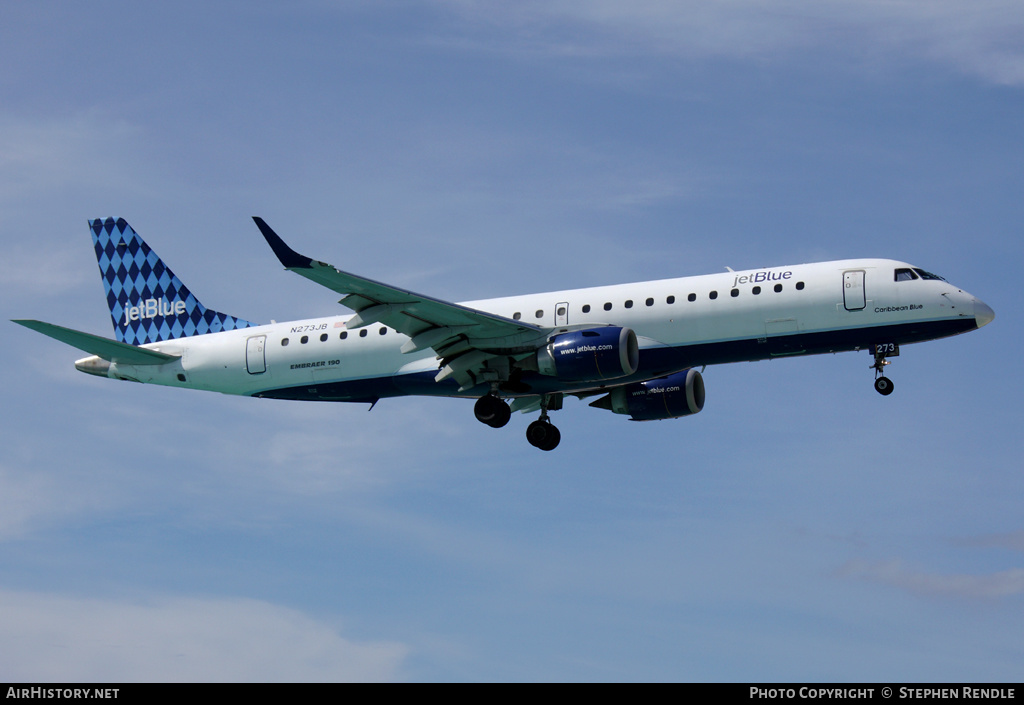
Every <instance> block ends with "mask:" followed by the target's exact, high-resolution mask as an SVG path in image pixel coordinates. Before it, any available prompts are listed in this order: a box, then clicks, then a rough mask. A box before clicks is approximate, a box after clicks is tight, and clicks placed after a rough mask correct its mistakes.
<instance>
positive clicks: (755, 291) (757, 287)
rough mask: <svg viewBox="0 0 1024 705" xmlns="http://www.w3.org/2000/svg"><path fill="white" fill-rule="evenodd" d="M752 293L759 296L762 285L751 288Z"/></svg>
mask: <svg viewBox="0 0 1024 705" xmlns="http://www.w3.org/2000/svg"><path fill="white" fill-rule="evenodd" d="M750 293H751V294H753V295H754V296H757V295H758V294H760V293H761V287H759V286H755V287H754V288H753V289H751V290H750Z"/></svg>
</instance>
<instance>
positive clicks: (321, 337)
mask: <svg viewBox="0 0 1024 705" xmlns="http://www.w3.org/2000/svg"><path fill="white" fill-rule="evenodd" d="M320 342H321V343H326V342H327V334H326V333H321V334H320Z"/></svg>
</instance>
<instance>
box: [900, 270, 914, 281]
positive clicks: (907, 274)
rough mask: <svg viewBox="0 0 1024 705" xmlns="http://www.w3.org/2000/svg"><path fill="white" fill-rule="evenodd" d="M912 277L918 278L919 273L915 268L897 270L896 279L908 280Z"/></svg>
mask: <svg viewBox="0 0 1024 705" xmlns="http://www.w3.org/2000/svg"><path fill="white" fill-rule="evenodd" d="M911 279H917V275H916V274H914V270H913V269H897V270H896V281H898V282H908V281H910V280H911Z"/></svg>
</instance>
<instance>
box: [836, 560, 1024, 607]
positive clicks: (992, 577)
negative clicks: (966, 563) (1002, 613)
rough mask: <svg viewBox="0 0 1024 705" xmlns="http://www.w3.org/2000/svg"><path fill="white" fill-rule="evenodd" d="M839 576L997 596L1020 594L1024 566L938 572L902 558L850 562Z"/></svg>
mask: <svg viewBox="0 0 1024 705" xmlns="http://www.w3.org/2000/svg"><path fill="white" fill-rule="evenodd" d="M839 575H841V576H843V577H849V578H857V579H860V580H867V581H870V582H876V583H882V584H883V585H891V586H893V587H898V588H901V589H903V590H907V591H908V592H913V593H917V594H924V595H948V596H953V597H970V598H999V597H1010V596H1012V595H1020V594H1024V569H1021V568H1013V569H1011V570H1004V571H1001V572H998V573H989V574H987V575H962V574H961V575H957V574H952V575H940V574H937V573H926V572H924V571H920V570H914V569H912V568H909V567H908V566H906V565H904V564H903V562H902V561H899V560H891V561H878V562H873V563H872V562H867V561H850V562H849V563H847V564H846V565H844V566H843V567H842V568H841V569H840V570H839Z"/></svg>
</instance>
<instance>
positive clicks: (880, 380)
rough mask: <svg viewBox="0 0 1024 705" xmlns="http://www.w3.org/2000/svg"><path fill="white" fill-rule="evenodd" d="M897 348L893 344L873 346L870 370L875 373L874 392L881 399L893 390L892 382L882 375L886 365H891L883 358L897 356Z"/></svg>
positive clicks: (898, 351)
mask: <svg viewBox="0 0 1024 705" xmlns="http://www.w3.org/2000/svg"><path fill="white" fill-rule="evenodd" d="M899 354H900V349H899V346H897V345H895V344H885V345H876V346H875V364H873V365H872V366H871V369H873V370H874V371H875V391H876V392H878V393H879V394H881V395H882V396H883V397H887V396H889V395H890V394H892V390H893V389H894V388H895V387H894V385H893V383H892V380H891V379H889V378H888V377H886V376H885V375H883V374H882V372H883V371H884V370H885V366H886V365H891V364H892V363H891V362H889V361H888V360H886V359H885V358H886V357H888V356H889V355H899Z"/></svg>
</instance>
